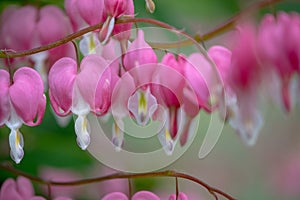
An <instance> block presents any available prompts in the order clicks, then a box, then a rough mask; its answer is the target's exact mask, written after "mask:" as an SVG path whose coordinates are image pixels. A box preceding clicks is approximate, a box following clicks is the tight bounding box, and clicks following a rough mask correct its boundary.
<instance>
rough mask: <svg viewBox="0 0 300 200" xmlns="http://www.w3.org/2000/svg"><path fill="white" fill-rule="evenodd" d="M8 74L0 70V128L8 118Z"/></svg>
mask: <svg viewBox="0 0 300 200" xmlns="http://www.w3.org/2000/svg"><path fill="white" fill-rule="evenodd" d="M9 82H10V80H9V73H8V72H7V71H5V70H2V69H1V70H0V88H1V90H0V126H2V125H3V124H4V123H5V121H6V120H7V119H8V117H9V112H10V111H9V110H10V105H9V96H8V89H9V85H10V83H9Z"/></svg>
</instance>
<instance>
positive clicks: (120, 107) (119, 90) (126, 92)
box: [111, 72, 136, 119]
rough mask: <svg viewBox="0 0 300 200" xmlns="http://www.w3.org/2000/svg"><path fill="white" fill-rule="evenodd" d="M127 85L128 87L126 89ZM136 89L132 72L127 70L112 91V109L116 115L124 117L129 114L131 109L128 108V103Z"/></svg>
mask: <svg viewBox="0 0 300 200" xmlns="http://www.w3.org/2000/svg"><path fill="white" fill-rule="evenodd" d="M124 87H126V89H124ZM135 90H136V87H135V83H134V79H133V78H132V76H131V75H130V73H128V72H126V73H125V74H123V76H122V77H121V78H120V80H119V81H118V82H117V83H116V85H115V88H114V90H113V92H112V100H111V103H112V105H111V111H112V115H113V116H114V117H117V118H118V119H122V118H123V117H125V116H129V115H130V114H129V111H128V108H127V103H128V99H129V97H130V96H131V95H132V94H133V93H134V91H135Z"/></svg>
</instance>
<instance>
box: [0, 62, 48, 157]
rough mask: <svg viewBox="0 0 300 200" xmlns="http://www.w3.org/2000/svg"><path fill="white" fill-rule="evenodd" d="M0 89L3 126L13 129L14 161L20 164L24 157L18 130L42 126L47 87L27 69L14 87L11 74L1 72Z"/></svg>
mask: <svg viewBox="0 0 300 200" xmlns="http://www.w3.org/2000/svg"><path fill="white" fill-rule="evenodd" d="M0 85H1V92H0V126H1V125H3V124H6V126H7V127H8V128H10V130H11V132H10V135H9V144H10V148H11V157H12V159H13V160H14V161H15V162H16V163H19V162H20V161H21V159H22V158H23V155H24V152H23V145H24V142H23V136H22V133H21V132H20V131H19V129H20V127H21V126H22V124H26V125H28V126H37V125H39V124H40V123H41V121H42V118H43V115H44V112H45V107H46V97H45V95H44V94H43V92H44V86H43V82H42V79H41V77H40V75H39V74H38V73H37V72H36V71H35V70H33V69H31V68H28V67H22V68H20V69H18V70H17V71H16V72H15V74H14V77H13V80H12V83H11V82H10V77H9V73H8V72H7V71H5V70H0ZM34 120H36V121H34Z"/></svg>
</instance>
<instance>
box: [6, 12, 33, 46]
mask: <svg viewBox="0 0 300 200" xmlns="http://www.w3.org/2000/svg"><path fill="white" fill-rule="evenodd" d="M37 15H38V13H37V9H36V8H35V7H33V6H24V7H21V8H19V9H17V10H15V11H14V12H13V13H12V14H10V15H9V17H7V20H6V21H5V23H4V24H3V27H2V28H3V35H4V36H5V37H6V38H5V46H6V48H12V49H14V50H27V49H30V48H31V46H32V36H33V35H34V32H35V20H36V19H37ZM20 16H22V17H20ZM20 30H22V31H20Z"/></svg>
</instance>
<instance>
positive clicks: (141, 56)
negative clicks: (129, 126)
mask: <svg viewBox="0 0 300 200" xmlns="http://www.w3.org/2000/svg"><path fill="white" fill-rule="evenodd" d="M153 63H154V64H155V63H157V57H156V54H155V52H154V51H153V49H152V48H151V47H150V46H149V44H147V43H146V42H145V40H144V32H143V31H142V30H140V31H139V32H138V36H137V38H136V39H135V40H134V41H133V42H132V43H131V44H130V46H129V48H128V50H127V52H126V54H125V55H124V68H125V69H126V70H127V71H128V72H129V73H130V74H131V75H132V77H133V80H134V85H135V87H136V88H137V90H136V91H135V93H134V94H133V95H132V96H131V97H130V98H129V100H128V110H129V111H130V112H131V113H132V114H133V116H134V118H135V119H136V121H137V122H138V124H139V125H142V126H145V125H146V124H147V123H148V121H149V120H150V118H151V116H152V114H153V111H154V110H155V108H154V107H153V108H152V106H155V105H156V104H157V101H156V98H155V97H154V96H153V95H152V94H151V89H150V85H149V84H150V83H151V81H152V75H153V73H154V68H153V67H144V66H145V65H147V64H153ZM145 74H147V75H145ZM144 83H146V85H145V84H144ZM151 109H152V111H151Z"/></svg>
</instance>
